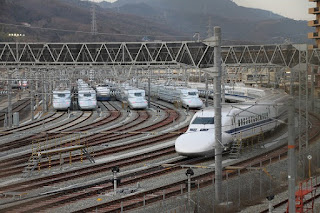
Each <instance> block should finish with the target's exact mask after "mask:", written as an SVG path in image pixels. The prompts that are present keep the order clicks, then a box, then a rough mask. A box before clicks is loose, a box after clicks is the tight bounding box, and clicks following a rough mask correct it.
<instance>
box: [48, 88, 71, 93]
mask: <svg viewBox="0 0 320 213" xmlns="http://www.w3.org/2000/svg"><path fill="white" fill-rule="evenodd" d="M52 93H56V94H63V93H71V90H70V89H66V88H59V89H55V90H53V91H52Z"/></svg>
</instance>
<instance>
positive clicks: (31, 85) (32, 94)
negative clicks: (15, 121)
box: [29, 78, 35, 121]
mask: <svg viewBox="0 0 320 213" xmlns="http://www.w3.org/2000/svg"><path fill="white" fill-rule="evenodd" d="M34 82H35V80H31V78H30V82H29V87H30V106H31V120H32V121H33V120H34V85H33V84H34Z"/></svg>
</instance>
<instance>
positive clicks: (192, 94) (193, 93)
mask: <svg viewBox="0 0 320 213" xmlns="http://www.w3.org/2000/svg"><path fill="white" fill-rule="evenodd" d="M188 95H191V96H196V95H197V92H188Z"/></svg>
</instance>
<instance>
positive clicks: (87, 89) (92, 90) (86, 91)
mask: <svg viewBox="0 0 320 213" xmlns="http://www.w3.org/2000/svg"><path fill="white" fill-rule="evenodd" d="M78 93H96V91H95V90H94V89H92V88H83V89H81V90H78Z"/></svg>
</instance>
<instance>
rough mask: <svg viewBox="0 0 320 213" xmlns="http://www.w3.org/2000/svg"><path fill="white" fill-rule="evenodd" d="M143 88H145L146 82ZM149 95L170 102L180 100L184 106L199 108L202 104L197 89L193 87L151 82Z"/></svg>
mask: <svg viewBox="0 0 320 213" xmlns="http://www.w3.org/2000/svg"><path fill="white" fill-rule="evenodd" d="M144 88H147V84H145V85H144ZM151 95H153V96H156V97H157V98H159V99H161V100H164V101H167V102H170V103H174V102H175V101H180V102H181V104H182V106H183V107H185V108H190V109H192V108H193V109H199V108H201V107H202V106H203V102H202V100H201V99H200V98H199V92H198V90H197V89H193V88H187V87H180V86H178V87H176V86H165V85H156V84H152V85H151Z"/></svg>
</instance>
